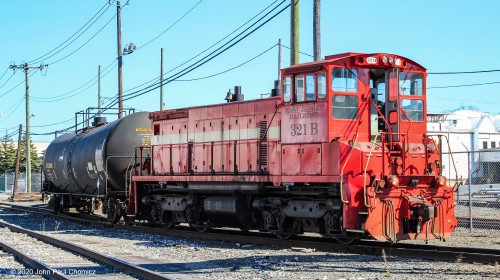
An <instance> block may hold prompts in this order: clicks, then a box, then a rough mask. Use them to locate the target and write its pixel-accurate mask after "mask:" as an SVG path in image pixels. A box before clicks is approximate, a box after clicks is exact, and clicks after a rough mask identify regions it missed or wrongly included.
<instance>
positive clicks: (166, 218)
mask: <svg viewBox="0 0 500 280" xmlns="http://www.w3.org/2000/svg"><path fill="white" fill-rule="evenodd" d="M175 224H176V223H175V221H174V220H173V219H172V213H169V212H163V217H162V221H161V227H162V228H165V229H169V228H173V227H174V226H175Z"/></svg>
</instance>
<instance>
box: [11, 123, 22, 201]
mask: <svg viewBox="0 0 500 280" xmlns="http://www.w3.org/2000/svg"><path fill="white" fill-rule="evenodd" d="M22 135H23V125H22V124H20V125H19V137H18V139H17V154H16V173H15V174H14V186H13V187H12V199H14V196H15V194H16V193H17V181H18V180H19V161H20V160H21V141H22V140H21V136H22Z"/></svg>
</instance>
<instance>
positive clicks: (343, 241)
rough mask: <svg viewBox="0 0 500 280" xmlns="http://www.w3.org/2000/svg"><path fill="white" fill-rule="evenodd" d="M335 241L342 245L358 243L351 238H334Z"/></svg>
mask: <svg viewBox="0 0 500 280" xmlns="http://www.w3.org/2000/svg"><path fill="white" fill-rule="evenodd" d="M335 240H336V241H337V242H338V243H340V244H343V245H354V244H357V243H359V239H358V238H352V237H335Z"/></svg>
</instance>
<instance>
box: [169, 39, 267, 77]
mask: <svg viewBox="0 0 500 280" xmlns="http://www.w3.org/2000/svg"><path fill="white" fill-rule="evenodd" d="M276 46H277V44H274V45H272V46H271V47H270V48H268V49H267V50H265V51H263V52H261V53H260V54H258V55H256V56H254V57H252V58H250V59H249V60H247V61H245V62H243V63H240V64H238V65H236V66H234V67H231V68H229V69H227V70H224V71H222V72H219V73H216V74H212V75H209V76H205V77H200V78H193V79H189V80H179V79H177V80H175V81H176V82H191V81H198V80H203V79H208V78H212V77H215V76H219V75H221V74H224V73H227V72H229V71H232V70H234V69H236V68H239V67H241V66H243V65H245V64H247V63H249V62H251V61H253V60H255V59H257V58H259V57H261V56H263V55H264V54H266V53H267V52H269V51H270V50H272V49H274V47H276Z"/></svg>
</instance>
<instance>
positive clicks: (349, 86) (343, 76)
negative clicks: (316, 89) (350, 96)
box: [332, 68, 358, 92]
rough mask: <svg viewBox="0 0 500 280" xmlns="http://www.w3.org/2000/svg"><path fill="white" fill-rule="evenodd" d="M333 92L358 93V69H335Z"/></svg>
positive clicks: (333, 71) (333, 73)
mask: <svg viewBox="0 0 500 280" xmlns="http://www.w3.org/2000/svg"><path fill="white" fill-rule="evenodd" d="M332 90H334V91H343V92H357V91H358V73H357V71H356V69H348V68H333V69H332Z"/></svg>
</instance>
